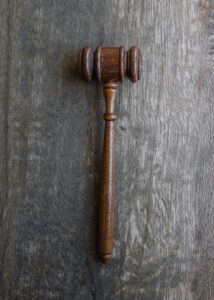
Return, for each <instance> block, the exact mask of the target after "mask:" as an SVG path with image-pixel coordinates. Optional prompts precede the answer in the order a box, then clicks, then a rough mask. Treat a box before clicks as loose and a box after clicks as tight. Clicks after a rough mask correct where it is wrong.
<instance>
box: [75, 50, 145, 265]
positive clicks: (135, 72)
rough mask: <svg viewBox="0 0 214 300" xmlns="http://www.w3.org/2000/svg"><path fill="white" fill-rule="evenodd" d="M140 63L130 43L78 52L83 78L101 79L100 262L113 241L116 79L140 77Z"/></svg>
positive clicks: (88, 79)
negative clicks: (127, 46) (103, 129)
mask: <svg viewBox="0 0 214 300" xmlns="http://www.w3.org/2000/svg"><path fill="white" fill-rule="evenodd" d="M141 66H142V54H141V50H140V49H139V48H137V47H135V46H132V47H131V48H130V49H129V51H125V50H124V48H123V47H119V48H101V47H98V48H97V49H96V51H95V52H93V51H92V49H91V48H89V47H85V48H83V49H82V50H81V52H80V57H79V69H80V74H81V77H82V78H83V79H85V80H86V81H91V80H92V78H93V77H94V78H96V79H97V80H98V81H99V82H103V83H104V96H105V102H106V112H105V114H104V115H103V119H104V120H105V133H104V145H103V168H102V181H101V185H102V186H101V198H100V205H99V239H98V252H99V257H100V258H101V260H102V261H103V262H104V263H107V262H108V261H109V260H110V259H111V255H112V250H113V244H114V215H115V214H114V210H115V155H114V140H115V132H114V121H115V120H116V118H117V116H116V114H115V112H114V110H115V99H116V94H117V89H118V84H119V82H122V81H123V80H124V78H125V76H127V77H128V78H129V79H130V80H131V81H132V82H137V81H138V80H140V76H141Z"/></svg>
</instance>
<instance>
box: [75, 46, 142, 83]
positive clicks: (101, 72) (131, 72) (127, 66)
mask: <svg viewBox="0 0 214 300" xmlns="http://www.w3.org/2000/svg"><path fill="white" fill-rule="evenodd" d="M141 69H142V53H141V50H140V49H139V48H137V47H135V46H132V47H131V48H130V49H129V50H128V51H125V50H124V48H123V47H119V48H102V47H97V49H96V51H95V52H93V50H92V49H91V48H89V47H85V48H83V49H82V50H81V52H80V56H79V70H80V75H81V77H82V78H83V79H85V80H86V81H91V79H92V78H93V77H94V78H96V79H98V81H100V82H101V81H102V82H109V81H113V82H122V81H123V80H124V78H125V76H127V77H128V78H129V79H130V80H131V81H132V82H136V81H138V80H140V76H141Z"/></svg>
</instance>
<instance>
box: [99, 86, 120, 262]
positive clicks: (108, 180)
mask: <svg viewBox="0 0 214 300" xmlns="http://www.w3.org/2000/svg"><path fill="white" fill-rule="evenodd" d="M117 87H118V84H117V83H115V82H107V83H104V95H105V101H106V113H105V114H104V116H103V118H104V120H105V133H104V145H103V170H102V172H103V173H102V182H101V185H102V186H101V198H100V208H99V245H98V251H99V256H100V258H101V260H102V261H103V262H104V263H106V262H108V261H109V260H110V258H111V254H112V249H113V244H114V206H115V159H114V138H115V133H114V121H115V120H116V117H117V116H116V115H115V114H114V107H115V98H116V93H117Z"/></svg>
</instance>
